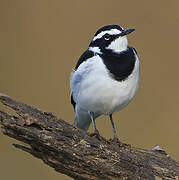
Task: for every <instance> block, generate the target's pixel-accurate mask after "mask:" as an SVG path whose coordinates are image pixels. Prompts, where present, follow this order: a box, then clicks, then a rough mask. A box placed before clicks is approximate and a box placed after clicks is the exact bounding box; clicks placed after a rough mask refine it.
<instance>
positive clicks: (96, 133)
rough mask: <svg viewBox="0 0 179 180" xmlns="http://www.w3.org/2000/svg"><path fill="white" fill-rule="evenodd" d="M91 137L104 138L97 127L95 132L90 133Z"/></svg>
mask: <svg viewBox="0 0 179 180" xmlns="http://www.w3.org/2000/svg"><path fill="white" fill-rule="evenodd" d="M90 136H91V137H96V138H97V139H99V140H102V139H103V138H102V137H101V136H100V134H99V131H98V130H97V129H96V130H95V131H94V132H93V133H91V134H90Z"/></svg>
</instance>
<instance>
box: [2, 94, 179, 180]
mask: <svg viewBox="0 0 179 180" xmlns="http://www.w3.org/2000/svg"><path fill="white" fill-rule="evenodd" d="M0 101H1V102H2V103H3V104H4V105H6V106H8V107H10V108H11V109H13V110H14V111H15V113H16V115H10V113H7V112H4V111H0V124H1V128H2V130H3V131H2V132H3V133H4V134H5V135H7V136H9V137H12V138H15V139H17V140H19V141H22V142H24V143H26V144H28V145H29V146H24V145H17V144H15V145H14V146H15V147H16V148H19V149H21V150H23V151H26V152H28V153H30V154H32V155H33V156H34V157H36V158H39V159H42V160H43V162H44V163H46V164H47V165H49V166H51V167H53V168H54V169H55V170H56V171H57V172H60V173H64V174H66V175H68V176H70V177H72V178H74V179H80V180H81V179H84V180H87V179H90V180H97V179H131V180H135V179H148V180H153V179H158V180H160V179H179V163H178V162H176V161H174V160H172V159H171V158H170V157H169V155H167V154H166V152H165V151H164V150H162V149H160V148H155V149H152V150H144V149H139V148H135V147H131V146H130V145H126V144H121V145H119V144H117V143H114V142H112V141H108V140H105V139H104V138H101V139H100V140H99V139H97V138H95V137H91V136H90V134H89V133H87V132H85V131H82V130H80V129H78V128H76V127H74V126H72V125H70V124H68V123H67V122H65V121H63V120H62V119H59V118H57V117H55V116H54V115H53V114H52V113H47V112H43V111H40V110H38V109H36V108H34V107H31V106H29V105H26V104H23V103H20V102H17V101H15V100H13V99H12V98H10V97H8V96H5V95H3V94H0Z"/></svg>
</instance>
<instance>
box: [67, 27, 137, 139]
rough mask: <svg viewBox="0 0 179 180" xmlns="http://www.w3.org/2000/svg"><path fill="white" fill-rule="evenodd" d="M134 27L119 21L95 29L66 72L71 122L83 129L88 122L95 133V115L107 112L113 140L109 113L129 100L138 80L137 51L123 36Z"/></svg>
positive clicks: (113, 127) (113, 126)
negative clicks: (71, 68)
mask: <svg viewBox="0 0 179 180" xmlns="http://www.w3.org/2000/svg"><path fill="white" fill-rule="evenodd" d="M134 30H135V29H124V28H122V27H121V26H119V25H106V26H103V27H101V28H100V29H98V30H97V32H96V33H95V34H94V37H93V39H92V41H91V42H90V44H89V46H88V48H87V49H86V50H85V52H84V53H83V54H82V55H81V56H80V58H79V60H78V62H77V64H76V66H75V68H74V69H73V71H72V73H71V76H70V88H71V104H72V105H73V108H74V111H75V120H74V123H73V125H74V126H76V127H78V128H80V129H83V130H85V131H87V130H88V128H89V126H90V124H91V122H92V125H93V129H94V134H95V135H99V131H98V129H97V128H96V123H95V120H96V118H98V117H99V116H101V115H105V116H109V119H110V122H111V125H112V131H113V136H114V137H113V140H114V141H116V142H117V141H119V139H118V136H117V132H116V128H115V125H114V121H113V117H112V115H113V113H115V112H118V111H120V110H122V109H123V108H125V107H126V106H127V105H128V104H129V103H130V102H131V100H132V99H133V98H134V96H135V95H136V92H137V89H138V84H139V59H138V55H137V51H136V50H135V49H134V48H133V47H131V46H128V39H127V35H128V34H130V33H132V32H133V31H134ZM101 126H102V125H101Z"/></svg>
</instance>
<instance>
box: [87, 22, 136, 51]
mask: <svg viewBox="0 0 179 180" xmlns="http://www.w3.org/2000/svg"><path fill="white" fill-rule="evenodd" d="M134 30H135V29H126V30H125V29H123V28H122V27H121V26H119V25H107V26H104V27H102V28H100V29H99V30H98V31H97V32H96V33H95V35H94V37H93V39H92V41H91V43H90V45H89V48H90V49H91V50H92V51H94V52H96V53H103V52H105V51H106V50H112V51H113V52H116V53H120V52H121V51H124V50H126V49H127V46H128V41H127V37H126V35H127V34H130V33H131V32H133V31H134Z"/></svg>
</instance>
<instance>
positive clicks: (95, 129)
mask: <svg viewBox="0 0 179 180" xmlns="http://www.w3.org/2000/svg"><path fill="white" fill-rule="evenodd" d="M88 114H89V116H90V118H91V121H92V124H93V129H94V133H93V134H92V135H96V136H99V131H98V130H97V128H96V124H95V119H94V113H93V112H90V111H89V112H88Z"/></svg>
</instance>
